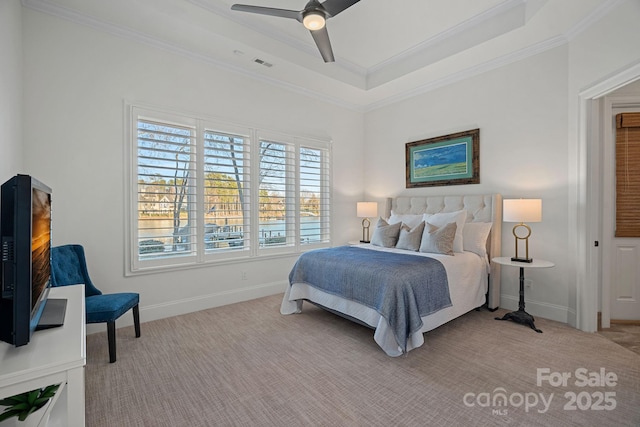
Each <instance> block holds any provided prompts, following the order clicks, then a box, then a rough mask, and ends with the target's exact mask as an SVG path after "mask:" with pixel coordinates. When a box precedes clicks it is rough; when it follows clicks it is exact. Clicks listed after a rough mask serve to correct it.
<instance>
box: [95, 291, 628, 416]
mask: <svg viewBox="0 0 640 427" xmlns="http://www.w3.org/2000/svg"><path fill="white" fill-rule="evenodd" d="M281 298H282V296H280V295H276V296H270V297H265V298H260V299H257V300H253V301H248V302H243V303H239V304H233V305H228V306H224V307H218V308H214V309H209V310H204V311H200V312H197V313H191V314H187V315H182V316H177V317H171V318H167V319H162V320H157V321H152V322H146V323H143V324H142V336H141V337H140V338H138V339H136V338H135V337H134V332H133V327H127V328H121V329H119V330H118V333H117V335H118V360H117V362H116V363H115V364H110V363H108V351H107V338H106V332H105V333H98V334H93V335H90V336H88V337H87V367H86V374H85V375H86V414H87V417H86V418H87V426H88V427H101V426H105V427H107V426H108V427H113V426H128V427H131V426H149V427H162V426H170V427H178V426H194V427H195V426H503V425H504V426H506V425H509V426H514V425H527V426H577V425H580V426H638V425H640V355H638V354H636V353H634V352H632V351H629V350H627V349H625V348H622V347H620V346H619V345H617V344H615V343H613V342H611V341H608V340H607V339H605V338H603V337H601V336H599V335H597V334H588V333H584V332H581V331H578V330H575V329H573V328H571V327H568V326H566V325H564V324H561V323H558V322H553V321H549V320H545V319H540V318H538V319H536V325H537V326H538V327H539V328H540V329H542V330H543V331H544V333H542V334H538V333H536V332H534V331H532V330H531V329H529V328H527V327H525V326H522V325H518V324H515V323H513V322H499V321H496V320H494V317H496V316H499V315H502V314H504V313H505V312H506V311H505V310H499V311H497V312H495V313H491V312H488V311H486V310H484V311H472V312H470V313H468V314H466V315H464V316H462V317H460V318H458V319H455V320H453V321H451V322H449V323H447V324H445V325H443V326H441V327H440V328H438V329H436V330H434V331H431V332H428V333H426V334H425V345H424V346H422V347H421V348H418V349H416V350H413V351H411V352H410V353H409V354H408V355H406V356H402V357H398V358H391V357H388V356H386V355H385V354H384V352H382V350H380V348H379V347H378V346H377V345H376V344H375V342H374V341H373V331H372V330H370V329H367V328H365V327H363V326H360V325H357V324H355V323H352V322H349V321H347V320H345V319H342V318H340V317H338V316H336V315H333V314H331V313H328V312H325V311H324V310H320V309H318V308H316V307H314V306H313V305H311V304H309V303H305V305H304V309H303V313H301V314H296V315H291V316H282V315H281V314H280V312H279V307H280V301H281ZM143 320H144V319H143ZM538 369H542V370H545V371H543V373H546V374H543V373H541V374H538ZM602 372H604V375H601V374H602ZM583 373H584V375H582V374H583ZM563 375H564V377H567V375H569V376H570V377H568V378H567V380H566V381H564V382H563V381H562V376H563ZM614 376H615V377H616V380H615V381H614V380H613V377H614ZM539 377H540V378H539ZM583 377H585V378H587V379H588V381H583V380H582V378H583ZM539 379H540V380H541V383H540V384H538V380H539ZM555 380H557V382H556V381H555ZM614 382H615V385H614ZM583 383H584V384H583Z"/></svg>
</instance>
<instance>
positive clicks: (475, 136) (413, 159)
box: [406, 129, 480, 188]
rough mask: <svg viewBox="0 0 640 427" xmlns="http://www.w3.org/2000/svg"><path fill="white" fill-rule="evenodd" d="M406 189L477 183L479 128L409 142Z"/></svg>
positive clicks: (478, 174)
mask: <svg viewBox="0 0 640 427" xmlns="http://www.w3.org/2000/svg"><path fill="white" fill-rule="evenodd" d="M406 179H407V188H414V187H429V186H439V185H461V184H479V183H480V129H473V130H468V131H464V132H458V133H452V134H450V135H444V136H438V137H435V138H429V139H423V140H421V141H414V142H408V143H407V144H406Z"/></svg>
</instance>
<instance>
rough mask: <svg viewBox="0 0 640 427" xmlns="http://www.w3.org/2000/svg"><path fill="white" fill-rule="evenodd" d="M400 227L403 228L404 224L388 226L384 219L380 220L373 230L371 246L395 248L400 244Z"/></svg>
mask: <svg viewBox="0 0 640 427" xmlns="http://www.w3.org/2000/svg"><path fill="white" fill-rule="evenodd" d="M400 227H402V223H396V224H388V223H387V221H385V220H384V219H382V218H378V224H377V225H376V228H375V229H374V230H373V237H372V238H371V244H372V245H375V246H383V247H385V248H393V247H394V246H395V245H396V243H398V234H400Z"/></svg>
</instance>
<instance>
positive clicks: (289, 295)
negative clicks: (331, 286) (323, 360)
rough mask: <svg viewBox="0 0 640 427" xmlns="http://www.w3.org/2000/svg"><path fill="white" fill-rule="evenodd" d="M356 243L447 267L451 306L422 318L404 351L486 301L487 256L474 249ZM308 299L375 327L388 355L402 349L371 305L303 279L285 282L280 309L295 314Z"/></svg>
mask: <svg viewBox="0 0 640 427" xmlns="http://www.w3.org/2000/svg"><path fill="white" fill-rule="evenodd" d="M358 247H362V248H366V249H371V250H377V251H386V252H396V253H404V254H409V255H411V256H413V255H417V256H427V257H431V258H435V259H437V260H438V261H440V262H441V263H442V264H443V265H444V267H445V269H446V271H447V280H448V282H449V293H450V296H451V303H452V305H451V307H447V308H445V309H442V310H440V311H437V312H436V313H433V314H430V315H428V316H425V317H423V318H422V322H423V323H424V325H423V327H422V329H421V330H420V332H418V333H415V334H413V335H412V336H410V337H409V339H408V341H407V351H410V350H412V349H414V348H418V347H420V346H421V345H422V344H424V336H423V333H424V332H427V331H430V330H432V329H435V328H437V327H438V326H440V325H442V324H444V323H446V322H448V321H450V320H452V319H455V318H456V317H459V316H461V315H463V314H465V313H467V312H468V311H470V310H473V309H474V308H476V307H479V306H481V305H482V304H484V302H485V295H486V293H487V287H488V282H487V274H488V268H487V262H486V259H483V258H482V257H480V256H478V255H477V254H475V253H473V252H463V253H455V255H454V256H449V255H439V254H432V253H421V252H408V251H406V250H402V249H395V248H383V247H379V246H373V245H370V244H362V245H358ZM304 299H307V300H309V301H313V302H315V303H317V304H320V305H322V306H324V307H327V308H330V309H332V310H335V311H337V312H339V313H343V314H346V315H348V316H351V317H353V318H355V319H358V320H360V321H362V322H364V323H365V324H367V325H369V326H371V327H372V328H375V334H374V340H375V341H376V343H377V344H378V345H379V346H380V347H381V348H382V349H383V350H384V352H385V353H387V354H388V355H389V356H400V355H401V354H402V349H401V348H400V346H399V345H398V343H397V342H396V339H395V337H394V335H393V332H392V331H391V329H390V328H389V324H388V323H387V321H386V320H385V319H384V318H383V317H382V316H381V315H380V314H378V312H377V311H375V310H374V309H372V308H369V307H367V306H365V305H362V304H360V303H357V302H354V301H350V300H347V299H344V298H340V297H337V296H335V295H332V294H328V293H326V292H323V291H321V290H318V289H316V288H314V287H312V286H309V285H307V284H305V283H293V284H292V285H291V286H287V290H286V292H285V294H284V298H283V299H282V305H281V307H280V312H281V313H282V314H294V313H300V312H301V311H302V303H303V300H304Z"/></svg>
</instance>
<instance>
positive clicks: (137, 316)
mask: <svg viewBox="0 0 640 427" xmlns="http://www.w3.org/2000/svg"><path fill="white" fill-rule="evenodd" d="M133 326H134V327H135V328H136V338H140V308H139V307H138V304H136V305H135V307H133Z"/></svg>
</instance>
